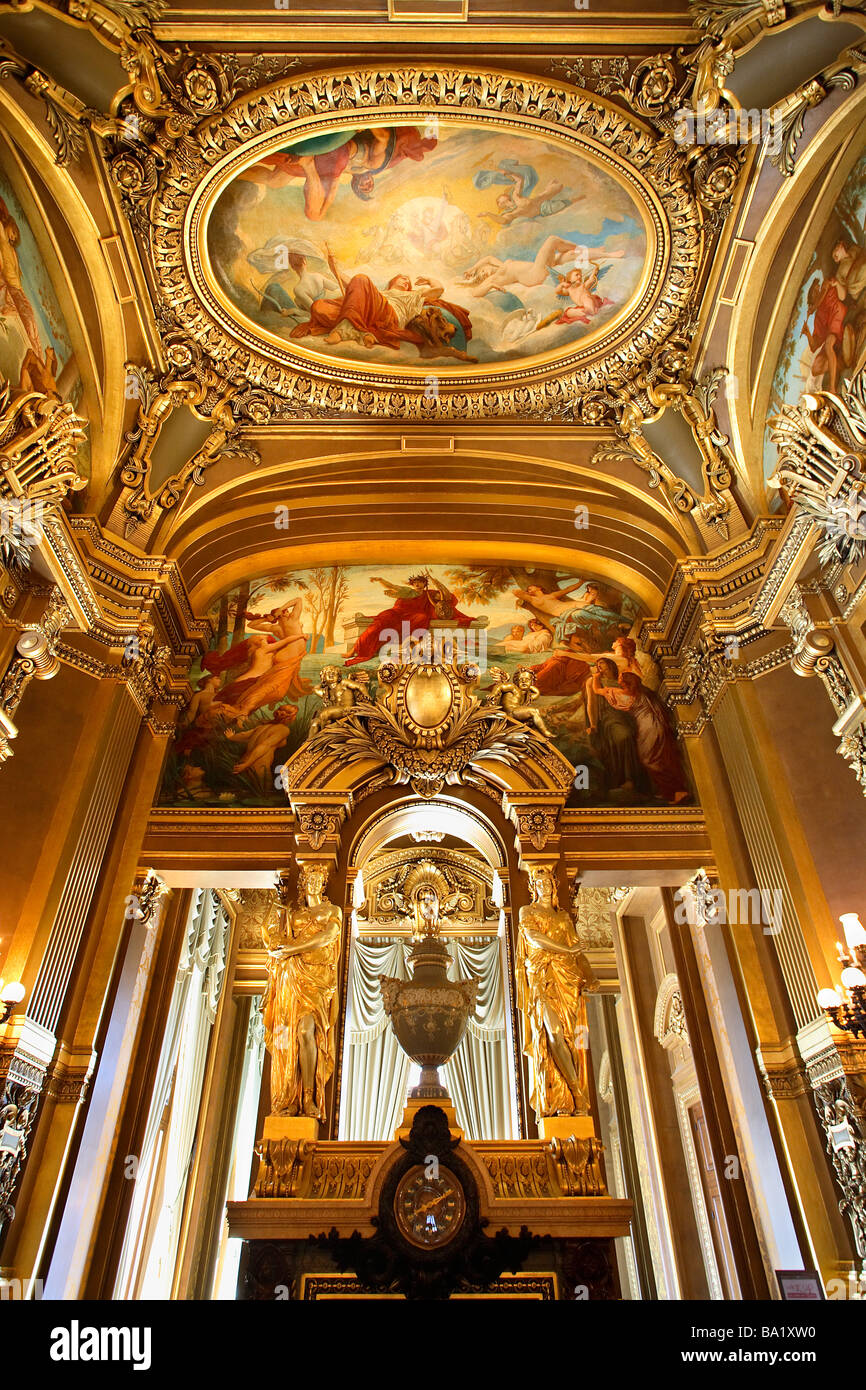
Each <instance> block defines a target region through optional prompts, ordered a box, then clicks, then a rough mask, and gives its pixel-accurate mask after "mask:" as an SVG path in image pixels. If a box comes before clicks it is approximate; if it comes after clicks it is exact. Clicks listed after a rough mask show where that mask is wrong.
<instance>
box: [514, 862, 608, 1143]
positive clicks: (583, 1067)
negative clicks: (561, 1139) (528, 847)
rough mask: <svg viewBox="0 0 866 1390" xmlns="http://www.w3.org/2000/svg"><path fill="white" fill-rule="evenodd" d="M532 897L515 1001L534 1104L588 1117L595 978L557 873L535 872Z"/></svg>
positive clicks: (522, 930)
mask: <svg viewBox="0 0 866 1390" xmlns="http://www.w3.org/2000/svg"><path fill="white" fill-rule="evenodd" d="M529 885H530V889H531V892H532V902H531V903H529V904H528V905H527V906H526V907H522V908H521V909H520V918H519V922H520V925H519V929H518V939H517V1002H518V1004H519V1006H520V1009H521V1011H522V1013H523V1020H524V1043H523V1050H524V1052H525V1053H526V1055H527V1056H528V1057H531V1058H532V1063H533V1072H534V1078H533V1088H532V1092H531V1094H530V1097H529V1099H530V1103H531V1105H532V1107H533V1109H534V1110H535V1113H536V1115H537V1116H538V1118H539V1119H541V1118H542V1117H543V1116H546V1115H588V1114H589V1112H590V1104H589V1083H588V1073H587V1058H588V1055H589V1053H588V1045H589V1038H588V1030H587V1026H586V1004H585V1002H584V999H583V994H584V991H585V990H586V989H596V988H597V981H596V979H595V976H594V974H593V972H592V969H591V967H590V965H589V963H588V962H587V960H586V958H585V956H584V955H583V954H582V952H581V950H580V947H579V945H578V941H577V936H576V934H575V930H574V922H573V920H572V917H571V914H570V913H569V912H564V911H560V909H559V903H558V899H557V894H556V882H555V880H554V876H553V871H552V870H551V869H549V868H547V867H546V866H539V867H533V868H531V869H530V870H529Z"/></svg>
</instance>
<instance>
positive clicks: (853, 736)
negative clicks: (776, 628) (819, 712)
mask: <svg viewBox="0 0 866 1390" xmlns="http://www.w3.org/2000/svg"><path fill="white" fill-rule="evenodd" d="M779 617H780V619H781V620H782V622H783V623H785V624H786V626H787V627H789V628H790V630H791V635H792V637H793V639H794V655H793V657H792V659H791V666H792V668H793V669H794V671H796V673H797V675H798V676H811V675H813V674H814V675H817V676H820V677H821V681H822V682H823V685H824V688H825V690H826V691H827V694H828V695H829V697H830V701H831V703H832V705H833V709H834V710H835V712H836V715H837V718H836V723H835V724H834V726H833V730H834V733H836V734H837V735H839V736H840V737H841V741H840V743H839V745H838V747H837V749H836V752H837V753H839V754H840V756H841V757H843V758H844V759H845V761H846V763H847V764H848V766H849V767H850V768H851V771H852V772H853V773H854V776H855V777H856V778H857V781H858V782H859V784H860V789H861V791H862V792H863V795H864V796H866V722H864V721H866V707H864V703H863V700H862V699H861V697H860V696H859V694H858V693H857V689H856V687H855V685H854V683H853V682H852V680H851V678H850V676H849V675H848V672H847V671H846V669H845V666H844V665H843V663H842V659H841V657H840V656H839V654H838V652H837V651H836V646H835V643H834V641H833V638H832V637H831V636H830V634H829V633H828V632H826V631H825V630H823V629H816V628H815V627H814V626H813V621H812V617H811V614H810V613H809V610H808V608H807V607H806V600H805V596H804V592H803V588H802V586H801V585H799V584H795V585H794V586H793V588H792V589H791V592H790V594H789V595H788V598H787V600H786V601H785V603H784V605H783V607H782V608H781V609H780V610H779Z"/></svg>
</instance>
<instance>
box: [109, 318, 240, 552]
mask: <svg viewBox="0 0 866 1390" xmlns="http://www.w3.org/2000/svg"><path fill="white" fill-rule="evenodd" d="M165 348H166V353H167V356H168V359H169V361H170V363H171V364H172V365H171V368H170V370H169V371H167V372H164V373H163V374H162V375H161V376H156V375H155V374H154V373H152V372H150V371H149V370H147V369H146V368H143V367H138V366H136V365H135V363H133V362H127V364H126V374H127V387H128V389H129V388H130V387H131V388H132V390H133V393H134V395H135V396H136V398H137V399H138V400H139V402H140V405H139V408H138V414H137V418H136V424H135V428H134V430H133V431H132V432H131V433H130V434H129V435H128V436H127V440H128V442H129V444H130V445H131V446H132V447H131V449H130V452H129V454H128V455H127V457H126V459H125V460H124V463H123V465H122V467H121V470H120V481H121V482H122V483H123V484H124V485H125V486H126V487H127V488H128V489H130V491H129V492H127V493H126V494H125V496H124V497H123V499H122V502H121V506H122V508H123V512H124V514H125V516H126V530H127V534H128V533H129V532H130V531H131V530H134V529H135V528H136V527H138V526H141V525H143V524H144V523H145V522H147V521H149V520H150V519H151V517H152V516H153V514H154V511H156V510H159V511H168V510H169V509H170V508H171V507H174V506H176V505H177V503H178V502H179V501H180V499H181V498H182V497H183V495H184V493H185V492H186V491H187V490H188V488H189V487H191V486H195V487H201V485H202V483H203V482H204V478H205V473H206V472H207V470H208V469H209V468H212V467H213V465H214V464H215V463H216V462H217V461H218V460H219V459H221V458H237V457H241V458H246V459H248V460H249V461H250V462H251V463H259V462H260V455H259V452H258V450H257V449H255V448H253V447H252V446H251V445H249V444H245V443H244V442H243V440H242V436H241V424H240V422H239V421H238V419H236V418H235V413H236V412H237V411H239V410H242V409H243V402H242V401H240V400H239V399H237V398H235V399H232V400H230V399H229V398H228V396H227V395H225V394H220V392H221V391H222V392H224V390H225V388H224V385H223V383H222V382H221V381H220V379H219V378H218V377H217V376H216V375H215V374H214V373H213V372H211V371H209V370H208V369H207V368H206V367H205V366H204V359H203V357H202V353H201V351H200V350H199V349H198V347H197V346H196V345H195V344H192V345H191V344H189V343H186V342H184V341H183V340H182V339H178V338H174V339H171V340H170V341H167V342H166V343H165ZM181 405H187V406H190V407H191V408H192V409H193V410H195V411H196V413H197V414H199V415H200V416H201V417H203V418H205V419H209V420H210V422H211V432H210V434H209V435H208V437H207V439H206V440H205V441H204V443H203V444H202V445H201V447H200V448H199V449H197V450H196V452H195V453H194V454H193V456H192V457H191V458H189V459H187V461H186V463H185V464H184V465H183V467H182V468H180V469H179V470H178V471H177V472H176V473H174V474H172V476H171V477H170V478H168V479H167V481H165V482H164V483H162V484H161V485H160V488H159V491H158V492H155V493H153V492H151V490H150V487H149V481H150V472H151V461H152V454H153V450H154V448H155V446H156V443H157V440H158V439H159V436H160V432H161V430H162V427H163V425H164V424H165V422H166V420H167V419H168V417H169V415H171V414H172V412H173V411H174V410H176V409H177V408H178V406H181Z"/></svg>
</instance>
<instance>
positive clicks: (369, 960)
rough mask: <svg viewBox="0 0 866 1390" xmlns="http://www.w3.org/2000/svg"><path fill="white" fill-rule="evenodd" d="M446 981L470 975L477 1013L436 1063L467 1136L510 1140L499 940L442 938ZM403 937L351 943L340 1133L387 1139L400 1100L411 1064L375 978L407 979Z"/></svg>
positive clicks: (399, 1109) (349, 1136)
mask: <svg viewBox="0 0 866 1390" xmlns="http://www.w3.org/2000/svg"><path fill="white" fill-rule="evenodd" d="M446 944H447V946H448V951H449V954H450V956H451V961H452V964H451V966H450V968H449V971H448V974H449V977H450V978H451V979H457V978H461V979H471V978H473V977H474V978H475V979H477V980H478V1010H477V1016H476V1017H475V1018H474V1019H470V1021H469V1026H468V1028H467V1030H466V1036H465V1037H464V1039H463V1042H462V1043H461V1044H460V1047H459V1048H458V1049H457V1051H456V1053H455V1054H454V1056H453V1057H452V1058H451V1061H450V1062H449V1063H448V1064H447V1065H446V1066H444V1067H442V1068H441V1069H440V1075H441V1076H442V1080H443V1083H444V1085H445V1086H446V1087H447V1089H448V1092H449V1094H450V1096H451V1098H452V1100H453V1101H454V1107H455V1109H456V1111H457V1118H458V1121H459V1123H460V1125H461V1126H462V1128H463V1129H464V1130H465V1131H466V1134H467V1137H468V1138H469V1139H511V1138H512V1137H513V1126H512V1111H511V1104H510V1099H509V1055H508V1052H509V1050H508V1039H507V1034H506V1026H505V991H504V987H503V978H502V963H501V952H500V943H499V940H498V938H497V937H492V938H490V939H489V940H485V941H482V942H478V943H470V942H469V941H467V940H465V939H461V938H451V939H449V940H448V941H447V943H446ZM410 947H411V943H410V942H408V941H403V940H396V941H387V942H385V943H383V944H374V943H372V942H367V941H364V940H363V939H356V940H354V941H353V942H352V959H351V965H350V973H349V999H348V1009H347V1027H346V1045H345V1050H344V1062H343V1086H342V1094H341V1103H340V1138H341V1139H368V1140H379V1141H381V1140H387V1139H391V1138H392V1137H393V1134H394V1130H395V1129H396V1128H397V1125H398V1124H399V1121H400V1118H401V1116H402V1114H403V1108H404V1105H405V1102H406V1092H407V1089H408V1081H409V1070H410V1067H411V1063H410V1060H409V1058H408V1057H407V1056H406V1054H405V1052H404V1051H403V1049H402V1048H401V1047H400V1045H399V1043H398V1042H397V1039H396V1038H395V1037H394V1034H393V1031H392V1029H391V1026H390V1023H389V1021H388V1018H387V1017H386V1014H385V1010H384V1008H383V1006H382V994H381V991H380V988H379V976H380V975H391V976H394V977H395V978H397V979H400V980H407V979H408V978H409V973H410V972H409V970H408V967H407V957H408V953H409V950H410Z"/></svg>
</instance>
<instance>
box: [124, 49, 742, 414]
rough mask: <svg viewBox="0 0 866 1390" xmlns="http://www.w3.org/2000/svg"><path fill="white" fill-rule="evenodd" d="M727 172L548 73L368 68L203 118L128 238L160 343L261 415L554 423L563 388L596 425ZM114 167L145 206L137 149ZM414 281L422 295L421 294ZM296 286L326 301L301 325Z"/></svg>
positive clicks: (719, 161)
mask: <svg viewBox="0 0 866 1390" xmlns="http://www.w3.org/2000/svg"><path fill="white" fill-rule="evenodd" d="M202 81H203V79H202ZM371 111H375V121H374V122H373V123H369V122H370V116H369V113H370V112H371ZM446 112H448V113H449V116H448V119H447V120H446V119H445V118H444V114H445V113H446ZM389 113H391V114H389ZM451 113H453V114H451ZM293 151H294V152H295V153H294V154H293ZM297 151H306V153H297ZM737 167H738V161H737V160H736V159H734V158H732V156H731V154H730V152H729V151H726V150H725V151H716V152H713V155H712V158H708V157H706V152H705V156H704V157H702V158H701V159H700V160H699V161H698V162H697V163H694V162H690V161H689V158H688V155H687V153H686V151H678V150H677V149H676V147H675V146H673V145H672V144H671V143H670V142H667V143H665V142H659V141H658V140H657V139H656V138H654V137H653V136H652V134H651V132H650V131H649V130H648V129H647V126H646V125H645V124H644V123H643V122H640V121H638V120H635V119H634V118H633V117H629V116H627V115H626V114H625V113H624V112H623V111H622V110H621V109H617V108H616V107H614V106H612V105H609V104H607V103H606V102H604V101H602V100H601V99H600V98H597V97H596V98H591V97H589V96H588V95H587V94H585V93H580V92H578V91H576V90H574V89H573V88H570V87H567V86H565V85H563V84H560V83H552V82H539V81H535V80H533V81H529V80H527V79H526V78H520V77H518V76H512V75H508V74H503V73H497V72H492V71H481V70H471V69H470V70H465V69H463V70H460V69H446V70H440V71H432V70H428V69H425V68H422V67H416V68H411V67H401V68H400V69H399V70H398V71H396V72H395V71H392V70H377V69H373V68H368V69H365V70H364V69H362V70H360V71H353V72H351V73H349V72H345V71H344V72H333V73H329V74H327V75H326V76H322V77H316V78H309V77H306V76H298V77H295V76H292V77H290V78H288V79H286V80H284V81H282V82H280V83H277V84H274V85H271V86H269V87H267V88H265V89H263V90H261V91H256V92H254V93H252V94H250V95H244V96H242V97H241V98H240V99H238V100H237V101H236V102H235V103H233V105H232V106H231V108H230V111H229V112H227V113H225V114H224V113H223V112H222V111H219V112H216V113H215V114H214V115H213V116H209V117H206V118H205V119H204V120H202V121H201V122H200V123H199V124H198V125H197V126H196V128H195V132H194V136H193V137H192V138H187V139H185V140H184V141H182V142H178V143H177V144H176V145H175V146H174V147H173V148H171V149H170V150H169V151H168V152H167V155H166V160H165V167H164V170H163V171H162V172H161V174H160V177H159V180H158V184H157V187H156V189H155V191H154V192H153V195H152V208H151V213H150V215H149V216H148V217H147V218H146V219H144V218H139V219H137V229H138V233H139V237H140V239H142V238H143V236H144V233H145V232H146V233H147V241H146V244H144V245H143V246H142V250H143V251H144V254H145V255H146V256H147V257H148V258H149V260H150V261H151V263H152V267H153V274H154V280H155V285H156V287H157V291H158V293H159V296H160V299H161V301H162V302H163V303H164V305H165V313H166V315H167V318H168V319H169V321H170V322H171V323H172V325H173V331H174V333H175V334H177V333H182V334H183V335H185V337H186V339H187V340H188V342H189V344H190V347H189V348H188V349H187V352H188V353H189V352H191V351H194V350H195V348H198V349H200V350H201V352H202V353H203V354H206V355H207V359H208V361H209V363H210V364H212V367H213V369H214V371H215V372H216V373H217V374H218V375H219V376H221V377H223V378H230V379H231V380H232V383H233V385H234V386H235V387H236V388H237V389H239V390H240V392H241V393H243V392H244V390H246V391H248V392H250V393H251V394H250V395H249V397H248V398H245V403H246V409H247V412H248V413H250V412H251V418H253V419H255V420H256V422H257V423H261V421H262V419H264V418H265V417H266V415H267V416H269V417H270V418H272V419H280V418H285V417H286V416H287V415H288V416H290V415H292V414H297V413H298V412H299V410H300V411H308V410H310V409H314V408H316V407H325V408H327V409H331V410H335V411H339V412H341V413H344V412H352V413H359V414H363V415H387V416H388V417H389V418H394V417H400V416H403V417H405V418H408V419H425V420H426V419H429V420H436V419H442V418H445V419H465V418H467V417H472V416H474V417H482V418H484V417H486V418H489V417H491V416H493V417H496V416H509V415H510V416H518V417H519V416H525V415H550V414H555V413H557V412H562V411H563V410H565V409H566V408H567V407H568V408H571V407H573V405H574V402H575V399H576V398H577V399H579V400H580V418H582V419H584V420H586V421H587V422H588V423H598V422H599V421H600V420H601V419H602V418H603V417H604V416H605V415H608V416H609V415H611V413H612V409H613V400H614V394H615V392H616V390H617V389H620V390H622V389H624V388H626V387H627V385H628V383H630V382H633V381H635V380H636V378H637V377H638V375H639V373H640V372H641V370H642V369H646V367H647V365H648V363H649V362H650V360H651V358H652V355H653V353H656V352H657V351H658V348H659V345H660V344H661V343H664V342H665V341H666V340H667V339H668V338H670V337H671V335H672V334H674V333H675V332H676V331H677V330H679V331H680V332H682V330H683V328H684V325H685V321H686V318H687V306H688V303H689V301H690V300H691V298H692V296H693V293H694V291H695V289H696V286H697V283H698V276H699V272H700V268H701V263H702V260H703V258H704V257H705V256H706V253H707V249H708V247H707V226H706V223H707V214H708V211H710V210H711V211H713V212H715V211H716V210H717V209H718V208H719V207H720V206H723V205H724V203H725V202H726V200H727V196H728V194H729V193H730V192H731V189H732V184H733V179H734V175H735V172H736V169H737ZM711 169H712V170H713V172H712V174H711V173H710V170H711ZM372 170H375V171H376V172H375V173H373V172H371V171H372ZM112 171H113V174H114V176H115V178H116V179H117V180H118V181H121V182H122V183H123V184H124V186H125V188H126V190H127V192H128V194H129V195H130V196H136V195H138V196H139V197H144V189H146V188H147V185H144V187H143V188H142V187H138V188H136V187H135V184H134V181H133V178H132V156H131V155H129V154H127V153H126V152H124V151H122V150H121V151H120V152H119V153H118V154H117V155H116V156H115V159H114V161H113V164H112ZM723 171H724V172H723ZM323 179H324V184H323V182H322V180H323ZM488 188H492V189H493V190H494V192H493V193H488V192H487V189H488ZM523 189H526V192H523V191H522V190H523ZM536 189H537V191H536ZM509 190H510V196H509ZM496 191H499V192H501V193H504V194H505V197H504V198H503V199H502V200H501V201H500V202H497V201H496V198H495V192H496ZM533 195H534V196H533ZM545 195H546V196H545ZM519 200H522V201H519ZM582 204H584V205H585V206H581V205H582ZM515 213H516V214H518V215H517V216H513V214H515ZM521 214H522V215H521ZM395 219H396V221H397V229H396V231H395V227H394V221H395ZM503 219H504V220H503ZM713 220H714V219H713V218H712V217H711V218H710V225H711V226H712V225H713ZM389 236H390V238H391V241H390V244H389V242H388V237H389ZM395 238H396V240H397V245H396V248H395V246H394V240H395ZM299 257H302V258H303V266H302V265H301V261H300V260H299V259H298V258H299ZM290 258H291V260H290ZM594 258H595V259H594ZM281 270H282V271H288V270H292V272H293V273H292V275H291V276H284V277H283V282H281V281H280V280H279V278H278V275H279V272H280V271H281ZM421 271H423V272H425V274H424V275H423V279H425V280H429V281H430V285H431V286H432V287H433V288H430V287H428V286H424V287H423V288H421V287H418V286H417V285H414V286H413V280H412V276H413V275H414V276H415V278H416V280H417V276H418V274H419V273H420V272H421ZM269 272H271V274H270V275H269ZM322 272H325V273H326V275H327V276H328V277H329V278H328V280H326V281H323V282H322V284H319V282H318V281H317V280H316V279H315V276H316V275H319V276H321V274H322ZM302 275H303V276H305V277H306V280H308V281H309V283H310V285H311V287H312V288H311V289H310V290H309V291H308V294H307V298H308V299H309V296H310V295H313V296H314V297H315V299H317V300H322V299H327V300H329V302H330V304H332V305H337V304H338V301H339V307H334V308H333V309H331V310H329V312H328V313H327V314H325V313H323V314H321V315H320V316H319V317H318V318H314V319H311V318H310V317H309V316H305V315H303V314H293V313H292V310H293V309H294V308H295V307H297V306H295V304H294V300H293V299H292V295H291V291H292V287H293V286H296V285H299V284H300V285H301V288H302V290H304V289H305V287H306V286H305V280H302V279H301V276H302ZM335 277H337V278H338V279H339V287H338V284H337V279H336V278H335ZM431 277H432V278H431ZM353 279H354V281H355V284H354V286H353V291H352V294H351V298H347V296H348V295H349V288H348V287H349V285H350V283H351V282H352V280H353ZM395 281H396V284H395ZM407 281H408V289H407V284H406V282H407ZM268 285H271V287H272V288H271V291H270V298H269V300H268V302H267V304H265V305H264V306H263V303H262V300H263V293H264V291H265V290H266V289H267V286H268ZM317 285H318V287H319V288H320V289H321V291H322V292H321V294H316V286H317ZM389 286H390V289H389ZM412 288H414V291H415V296H414V298H412V297H411V296H409V295H408V290H410V289H412ZM608 288H609V290H610V293H606V292H605V291H606V289H608ZM419 289H420V293H419ZM434 289H435V290H436V291H437V292H436V293H434V292H433V290H434ZM280 290H281V291H282V293H281V294H280ZM395 291H396V294H395ZM425 292H426V294H427V306H428V307H427V308H426V312H425V306H424V304H423V302H422V301H423V296H424V294H425ZM388 294H390V295H391V301H389V302H388V304H386V305H385V306H384V307H383V306H382V304H381V298H379V299H376V296H377V295H378V296H380V297H381V296H387V295H388ZM401 295H402V296H404V298H403V300H401V299H400V296H401ZM335 297H336V298H335ZM287 301H290V302H288V303H287ZM416 301H417V302H416ZM392 302H393V303H395V304H396V305H397V313H396V314H394V313H393V310H392V309H391V307H390V306H391V303H392ZM272 305H273V306H274V307H273V308H271V306H272ZM405 305H408V308H406V309H405V310H404V306H405ZM281 309H285V310H287V312H286V313H285V314H281V313H280V310H281ZM436 309H438V310H439V312H438V314H436V313H431V311H433V310H436ZM553 311H556V312H553ZM406 312H411V318H410V319H408V320H407V319H406V318H405V313H406ZM284 324H285V325H286V326H285V327H284V326H283V325H284ZM289 325H291V326H289ZM527 328H528V329H529V331H528V332H527ZM399 334H403V335H404V336H403V337H402V338H401V337H400V336H398V335H399ZM458 344H459V345H460V346H458ZM192 345H194V347H193V346H192ZM179 353H180V349H179V348H174V349H173V360H175V362H179ZM458 353H459V354H461V355H460V356H458V355H457V354H458ZM187 360H188V361H191V358H189V357H188V358H187ZM431 376H433V377H435V387H431V384H430V381H429V380H428V378H430V377H431Z"/></svg>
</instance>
